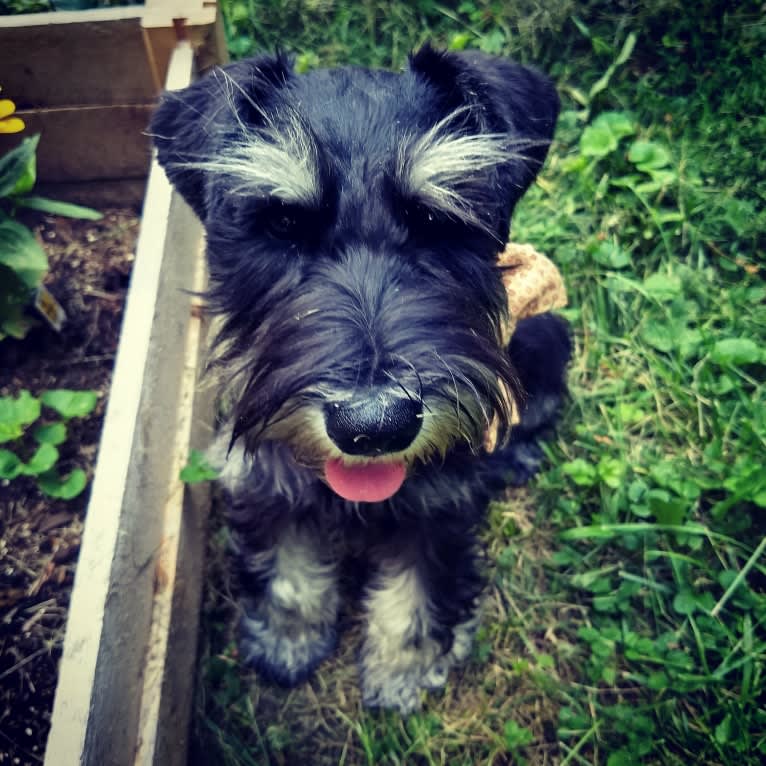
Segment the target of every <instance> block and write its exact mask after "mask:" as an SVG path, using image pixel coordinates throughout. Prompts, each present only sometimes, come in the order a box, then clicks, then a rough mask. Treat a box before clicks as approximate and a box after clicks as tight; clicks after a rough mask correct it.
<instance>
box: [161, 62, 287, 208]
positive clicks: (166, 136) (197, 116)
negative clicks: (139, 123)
mask: <svg viewBox="0 0 766 766" xmlns="http://www.w3.org/2000/svg"><path fill="white" fill-rule="evenodd" d="M292 76H293V69H292V61H291V59H290V58H289V57H288V56H286V55H285V54H283V53H278V54H276V55H275V56H260V57H258V58H252V59H247V60H245V61H240V62H238V63H236V64H231V65H229V66H226V67H222V68H217V69H214V70H212V71H211V72H210V73H209V74H207V75H205V76H204V77H202V78H201V79H200V80H198V81H197V82H195V83H193V84H192V85H190V86H189V87H188V88H184V89H183V90H175V91H167V92H166V93H164V94H163V96H162V97H161V99H160V102H159V105H158V106H157V109H156V110H155V112H154V115H153V116H152V121H151V124H150V127H149V132H150V135H151V137H152V139H153V141H154V145H155V146H156V147H157V157H158V159H159V162H160V165H162V166H163V167H164V168H165V172H166V173H167V175H168V178H169V179H170V182H171V183H172V184H173V185H174V186H175V187H176V189H178V191H179V192H180V193H181V196H183V198H184V199H185V200H186V201H187V202H188V203H189V205H190V206H191V207H192V209H193V210H194V212H195V213H196V214H197V215H198V216H199V218H200V219H201V220H203V221H204V220H205V214H206V212H207V205H206V196H207V195H206V188H205V171H204V169H201V168H200V167H199V165H200V164H202V163H205V162H210V161H214V160H215V158H216V157H217V156H220V154H221V152H223V151H225V146H226V145H227V141H230V140H231V139H232V138H233V137H235V136H236V134H237V133H238V132H241V131H242V129H243V127H246V128H250V127H255V126H257V125H258V124H260V123H261V122H262V121H263V119H264V108H265V107H266V106H267V105H268V102H269V101H270V100H271V99H273V97H274V94H275V92H277V91H278V90H279V89H281V88H282V87H284V86H285V85H286V83H287V82H288V81H289V80H290V78H291V77H292Z"/></svg>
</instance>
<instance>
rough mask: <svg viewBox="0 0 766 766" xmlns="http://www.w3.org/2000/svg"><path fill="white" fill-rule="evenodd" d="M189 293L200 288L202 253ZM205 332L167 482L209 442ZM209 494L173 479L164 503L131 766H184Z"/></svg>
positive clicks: (190, 366)
mask: <svg viewBox="0 0 766 766" xmlns="http://www.w3.org/2000/svg"><path fill="white" fill-rule="evenodd" d="M197 266H198V268H197V274H196V278H195V280H194V286H193V289H194V290H195V291H201V290H202V289H204V286H205V278H206V268H205V261H204V248H202V249H201V250H200V256H199V259H198V264H197ZM205 330H206V328H205V327H204V326H203V320H202V317H201V313H200V312H199V311H197V312H194V313H193V315H192V319H191V322H190V328H189V333H188V335H187V346H186V353H185V359H186V369H185V374H184V379H183V382H182V386H181V391H180V396H179V403H180V407H179V420H178V425H177V429H176V435H175V446H174V448H173V455H174V468H173V473H174V476H176V477H178V474H179V473H180V471H181V469H182V468H183V467H184V465H186V462H187V459H188V455H189V450H190V448H191V447H194V448H201V447H203V446H205V445H207V444H209V443H210V439H211V436H212V428H211V426H210V422H209V420H206V419H205V415H208V414H209V413H211V412H212V411H213V409H212V402H211V401H210V394H211V392H210V390H209V389H198V387H197V381H198V379H199V375H200V373H201V371H202V366H203V357H204V341H205V334H206V333H205ZM209 508H210V491H209V487H208V486H207V485H202V486H198V487H184V485H183V484H182V483H181V481H180V480H178V478H176V481H175V485H174V486H173V487H172V489H171V492H170V494H169V496H168V500H167V502H166V504H165V508H164V513H163V518H164V523H163V530H162V542H161V545H160V549H159V551H158V555H157V561H156V564H155V572H156V573H157V576H156V578H155V581H156V584H155V594H154V608H153V613H152V630H151V636H150V641H149V651H148V653H147V657H146V662H145V665H144V674H143V678H144V682H143V692H142V699H141V711H140V719H139V739H138V751H137V753H136V759H135V766H185V764H186V753H187V750H188V729H189V719H190V716H191V708H192V700H193V698H194V671H195V664H196V656H197V630H198V623H199V613H200V607H201V598H202V574H203V571H204V567H203V566H202V562H203V561H204V558H205V532H206V520H207V514H208V510H209Z"/></svg>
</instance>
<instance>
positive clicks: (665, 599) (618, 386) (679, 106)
mask: <svg viewBox="0 0 766 766" xmlns="http://www.w3.org/2000/svg"><path fill="white" fill-rule="evenodd" d="M729 5H730V4H728V3H716V2H710V1H708V2H702V3H700V4H697V5H695V6H692V5H688V7H687V10H686V11H685V12H684V10H683V7H684V4H681V3H675V2H671V1H670V0H667V1H666V0H654V1H653V2H648V3H645V4H641V8H640V10H638V9H634V10H633V11H631V12H630V13H629V12H628V11H623V12H622V13H618V12H617V11H615V10H614V9H615V7H616V4H612V3H606V2H590V3H587V4H584V3H580V4H576V5H575V4H574V3H571V4H568V3H566V2H563V3H552V2H551V3H544V2H533V1H532V0H529V1H527V2H519V3H513V4H509V3H504V4H500V3H490V2H486V3H485V2H465V3H461V4H460V5H459V6H457V5H453V4H446V3H445V4H440V3H437V2H432V0H421V1H420V2H416V3H403V2H398V1H395V2H392V3H385V4H384V3H382V2H380V3H379V2H372V1H369V2H364V3H354V4H352V3H346V2H343V3H341V2H333V1H332V0H314V1H313V2H304V3H298V2H283V3H277V2H268V1H266V0H264V1H263V2H251V3H247V2H242V1H238V2H233V1H232V0H226V2H224V7H225V9H226V10H227V12H228V19H229V21H228V32H229V35H230V40H231V43H232V49H233V51H234V52H235V53H236V54H238V55H242V54H245V53H247V52H250V50H251V49H269V48H273V46H274V45H275V44H276V43H277V42H279V43H280V44H281V45H284V46H286V47H288V48H290V49H292V50H294V51H296V52H297V53H298V54H299V58H298V63H299V66H301V67H303V68H308V67H311V66H316V65H329V64H334V63H338V62H351V63H357V64H372V65H383V66H400V65H401V64H402V62H403V60H404V57H405V56H406V53H407V52H408V50H409V49H410V48H411V47H412V46H415V45H417V44H418V43H420V42H422V41H423V40H425V39H432V40H435V41H436V42H438V43H441V44H443V45H451V46H452V47H455V48H459V47H462V46H465V45H470V46H479V47H482V48H484V49H485V50H489V51H491V52H496V53H505V54H509V55H513V56H515V57H517V58H520V59H522V60H525V61H533V60H535V61H537V62H538V63H539V64H540V65H541V67H542V68H544V69H546V70H547V71H549V72H551V73H553V75H554V76H555V77H556V79H557V81H558V84H559V91H560V93H561V95H562V102H563V108H562V116H561V119H560V123H559V128H558V132H557V139H556V142H555V144H554V146H553V148H552V150H551V155H550V158H549V161H548V163H547V165H546V169H545V171H544V173H543V175H542V177H541V178H540V181H539V183H538V184H536V185H535V186H534V187H533V188H532V189H531V190H530V192H529V193H528V194H527V196H526V198H525V199H524V201H523V202H522V204H521V205H520V207H519V209H518V210H517V213H516V216H515V219H514V224H513V232H512V235H513V238H514V239H516V240H517V241H525V242H531V243H533V244H534V245H535V246H536V247H538V248H539V249H540V250H542V251H543V252H546V253H547V254H548V255H549V256H551V257H552V258H553V259H554V260H555V261H556V262H557V263H558V264H559V266H560V267H561V269H562V271H563V272H564V274H565V277H566V281H567V284H568V287H569V292H570V307H569V308H568V309H567V310H566V312H565V313H566V315H567V317H568V318H569V319H570V321H571V322H572V325H573V328H574V332H575V339H576V346H577V352H576V358H575V361H574V363H573V365H572V368H571V372H570V384H571V390H572V397H571V402H570V404H569V406H568V409H567V412H566V415H565V419H564V422H563V424H562V426H561V428H560V429H559V432H558V436H557V439H556V440H555V441H554V442H552V443H550V444H549V445H548V448H547V449H548V455H549V467H548V469H547V470H546V471H545V472H544V473H543V474H541V475H540V477H539V478H538V479H537V480H536V481H535V482H534V485H533V486H532V487H530V488H529V489H528V491H525V492H516V493H514V495H513V496H512V497H510V498H508V500H507V501H503V502H502V503H498V504H496V505H495V506H494V507H493V509H492V514H491V524H490V528H489V530H488V532H487V536H486V537H487V544H488V547H489V550H490V553H491V555H492V559H493V561H494V566H493V570H492V584H491V587H490V589H489V591H488V594H487V599H486V605H485V616H484V621H483V627H482V629H481V632H480V635H479V638H478V640H477V642H476V647H475V650H474V655H473V658H472V660H471V662H470V663H469V664H468V665H467V666H466V667H465V668H464V669H462V670H460V671H458V672H457V673H455V674H454V675H453V676H452V678H451V680H450V683H449V685H448V688H447V689H446V691H445V693H444V694H443V695H434V696H431V697H430V698H428V699H427V701H426V704H425V706H424V709H423V712H422V713H420V714H418V715H415V716H411V717H409V718H406V719H402V718H401V717H399V716H397V715H394V714H390V713H389V714H381V713H377V714H371V713H369V712H366V711H364V710H363V709H362V708H361V706H360V702H359V697H358V691H357V688H356V670H355V667H354V649H355V643H356V642H355V631H356V630H358V628H357V627H355V625H354V624H352V625H351V628H350V632H349V635H347V636H346V638H345V639H344V642H343V644H342V646H341V651H340V653H339V655H338V656H337V657H336V658H334V659H333V660H332V661H331V662H330V663H328V664H327V665H326V666H324V667H323V668H322V669H321V670H320V672H319V673H318V674H317V676H316V678H315V679H314V680H313V681H312V682H311V683H310V684H307V685H305V686H304V687H301V688H299V689H296V690H293V691H290V692H285V691H279V690H274V689H271V688H269V687H266V686H260V685H259V684H258V683H257V679H255V678H254V677H253V676H252V675H251V674H249V673H248V672H246V671H245V670H243V669H242V668H240V667H239V665H238V663H237V658H236V652H235V650H234V649H233V645H232V644H231V632H230V627H229V624H228V623H227V620H228V619H229V618H230V615H231V599H230V597H229V595H228V592H227V587H228V586H227V584H226V576H225V574H224V569H223V566H222V564H221V562H220V561H218V559H217V558H214V560H213V562H212V564H211V567H212V574H211V578H212V580H213V582H214V583H216V585H214V586H212V587H211V592H210V593H209V594H208V599H207V607H206V615H205V634H204V639H203V643H204V649H203V655H202V658H201V677H202V678H203V679H204V683H203V684H201V685H200V693H199V699H198V705H197V708H198V710H197V717H196V721H195V731H196V739H197V746H198V748H199V750H200V751H201V752H204V753H205V755H204V756H200V760H199V762H200V763H216V764H218V763H220V764H226V765H229V764H230V765H231V766H243V765H245V764H251V765H252V764H259V765H260V764H266V763H276V764H288V765H289V764H429V765H430V764H450V765H454V766H459V765H462V764H465V765H466V766H468V765H469V764H470V765H473V764H494V765H498V764H510V763H518V764H520V763H527V764H553V763H558V764H603V765H604V766H621V765H623V764H638V763H640V764H679V765H680V764H724V765H725V766H756V764H760V763H763V762H764V761H765V760H766V693H764V692H763V691H762V689H763V688H764V681H765V680H766V679H764V671H765V670H766V627H765V625H764V623H765V621H766V556H764V548H765V546H766V543H764V540H766V537H765V535H766V524H765V523H764V513H765V511H764V509H765V508H766V472H764V463H765V462H766V461H765V460H764V456H766V393H765V392H764V382H763V381H764V370H765V369H766V286H765V284H764V268H765V264H764V258H763V253H764V245H765V244H766V236H765V235H764V232H766V204H765V203H766V199H765V197H766V186H764V182H763V179H764V178H765V177H766V149H765V148H764V147H766V117H765V116H764V115H766V55H765V54H766V21H764V20H763V18H762V16H761V15H759V13H760V8H759V5H758V3H754V2H743V3H740V4H739V5H738V10H737V12H736V13H731V12H728V11H726V10H725V9H726V8H728V7H729ZM632 35H635V40H634V38H633V37H632ZM633 43H635V44H634V45H633ZM352 623H353V621H352Z"/></svg>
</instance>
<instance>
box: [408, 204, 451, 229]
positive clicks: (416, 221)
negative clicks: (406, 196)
mask: <svg viewBox="0 0 766 766" xmlns="http://www.w3.org/2000/svg"><path fill="white" fill-rule="evenodd" d="M404 219H405V221H406V222H407V227H408V228H409V229H410V231H415V232H425V231H428V230H430V229H433V228H434V227H435V226H438V225H439V224H440V223H443V219H442V216H440V215H438V214H437V213H435V212H434V211H433V210H431V209H430V208H427V207H426V206H425V205H421V204H420V203H418V202H414V203H410V204H407V205H405V206H404Z"/></svg>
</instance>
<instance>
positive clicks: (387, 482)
mask: <svg viewBox="0 0 766 766" xmlns="http://www.w3.org/2000/svg"><path fill="white" fill-rule="evenodd" d="M324 475H325V480H326V481H327V483H328V485H329V486H330V489H332V491H333V492H335V494H336V495H340V497H342V498H343V499H344V500H350V501H352V502H355V503H381V502H383V501H384V500H388V499H389V498H391V497H393V496H394V495H395V494H396V493H397V492H398V491H399V489H400V488H401V486H402V484H404V480H405V478H406V476H407V467H406V465H405V464H404V462H403V461H394V462H391V461H380V460H370V461H367V462H362V463H358V462H354V463H347V462H345V461H344V460H343V458H331V459H329V460H327V462H326V463H325V466H324Z"/></svg>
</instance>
